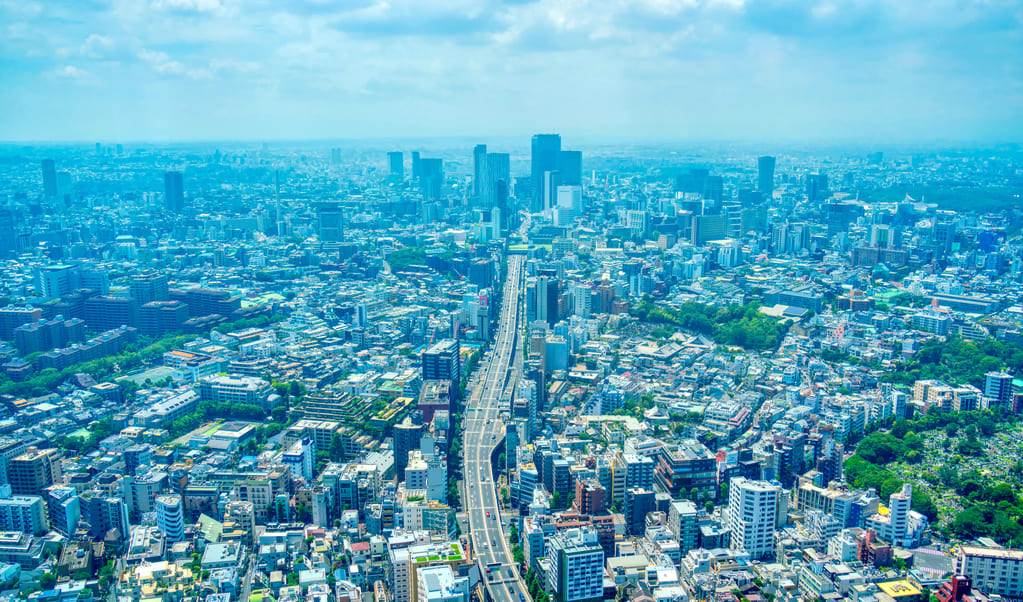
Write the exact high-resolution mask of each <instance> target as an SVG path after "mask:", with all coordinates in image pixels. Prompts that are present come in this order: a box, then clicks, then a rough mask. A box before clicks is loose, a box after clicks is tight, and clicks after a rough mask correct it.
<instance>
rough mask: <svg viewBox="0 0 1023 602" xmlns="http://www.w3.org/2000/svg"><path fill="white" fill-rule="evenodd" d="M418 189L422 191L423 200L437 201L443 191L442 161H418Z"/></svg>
mask: <svg viewBox="0 0 1023 602" xmlns="http://www.w3.org/2000/svg"><path fill="white" fill-rule="evenodd" d="M419 189H420V190H422V191H423V200H427V201H439V200H440V199H441V198H442V197H443V194H444V192H443V189H444V160H443V159H420V160H419Z"/></svg>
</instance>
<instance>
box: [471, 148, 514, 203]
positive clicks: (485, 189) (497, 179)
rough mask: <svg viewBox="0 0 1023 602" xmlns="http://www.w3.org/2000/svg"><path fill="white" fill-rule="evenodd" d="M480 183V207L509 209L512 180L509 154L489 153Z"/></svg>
mask: <svg viewBox="0 0 1023 602" xmlns="http://www.w3.org/2000/svg"><path fill="white" fill-rule="evenodd" d="M481 176H482V178H483V179H482V181H481V183H480V191H479V199H480V206H481V207H483V208H485V209H493V208H495V207H496V208H498V209H501V211H502V212H504V211H507V209H508V183H509V181H510V180H511V157H510V155H509V154H508V153H487V155H486V160H485V166H484V169H483V173H482V174H481Z"/></svg>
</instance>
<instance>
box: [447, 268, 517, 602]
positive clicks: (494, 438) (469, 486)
mask: <svg viewBox="0 0 1023 602" xmlns="http://www.w3.org/2000/svg"><path fill="white" fill-rule="evenodd" d="M523 259H524V258H523V257H522V256H520V255H514V256H511V257H509V258H508V274H507V278H506V279H505V283H504V293H503V295H502V302H501V316H500V320H499V322H498V330H497V336H496V337H495V338H494V345H493V346H492V347H491V348H490V352H489V356H487V357H485V358H484V361H483V362H482V363H481V365H480V368H479V369H478V370H477V371H476V372H475V374H474V375H473V380H472V382H471V383H470V386H469V390H470V391H471V393H470V395H469V398H468V400H467V402H466V420H465V435H464V442H465V444H464V449H465V463H464V466H465V470H464V473H463V474H464V477H465V481H464V487H465V492H466V496H465V506H466V509H467V511H468V514H469V527H470V529H469V530H470V536H471V538H472V548H473V550H474V551H475V553H476V556H477V558H479V559H480V563H481V565H482V569H483V578H484V583H485V584H486V587H487V590H488V591H489V593H490V597H491V599H493V600H495V601H496V602H520V600H521V599H522V597H524V598H525V599H526V600H529V599H530V598H529V594H528V592H527V591H526V586H525V583H524V582H523V580H522V579H521V578H520V577H519V576H518V572H517V569H516V568H515V567H514V559H513V556H512V551H511V546H510V545H509V544H508V538H507V535H506V534H505V531H504V527H503V525H502V524H501V523H502V520H501V517H500V506H499V505H498V491H497V488H496V486H495V479H494V474H493V470H492V467H491V464H490V456H491V454H492V452H493V451H494V447H495V446H496V445H497V444H498V443H500V442H501V440H502V439H503V438H504V428H505V426H504V423H503V422H502V421H501V419H500V418H499V414H500V411H501V409H502V408H501V407H500V404H501V394H502V392H503V391H504V385H505V381H506V380H507V376H508V370H509V367H510V366H511V363H512V361H513V360H514V359H515V355H516V354H520V353H521V352H519V351H518V346H517V345H516V341H517V339H516V336H515V335H516V331H517V329H518V322H519V308H520V306H521V303H520V297H521V294H522V265H523V263H524V262H523ZM493 563H499V564H500V565H501V567H500V568H496V567H495V568H494V569H493V572H492V573H490V574H489V577H491V578H492V580H490V579H488V574H487V573H486V570H487V566H488V565H491V564H493Z"/></svg>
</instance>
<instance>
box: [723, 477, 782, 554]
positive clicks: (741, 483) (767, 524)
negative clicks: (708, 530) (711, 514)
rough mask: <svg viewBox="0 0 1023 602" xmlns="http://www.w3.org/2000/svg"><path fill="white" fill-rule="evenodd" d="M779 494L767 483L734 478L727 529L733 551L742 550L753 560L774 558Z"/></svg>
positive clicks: (731, 485)
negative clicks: (730, 535) (730, 534)
mask: <svg viewBox="0 0 1023 602" xmlns="http://www.w3.org/2000/svg"><path fill="white" fill-rule="evenodd" d="M781 494H782V492H781V489H780V488H779V487H776V486H775V485H772V484H770V483H768V482H767V481H751V480H749V479H745V478H743V477H736V478H733V479H732V480H731V481H730V482H729V484H728V529H729V531H731V533H732V543H731V548H732V549H733V550H743V551H745V552H746V553H747V554H749V555H750V557H751V558H753V559H754V560H761V559H764V558H768V557H770V556H771V555H773V554H774V530H775V527H776V526H777V524H778V513H779V504H780V503H782V502H783V500H782V497H783V496H782V495H781Z"/></svg>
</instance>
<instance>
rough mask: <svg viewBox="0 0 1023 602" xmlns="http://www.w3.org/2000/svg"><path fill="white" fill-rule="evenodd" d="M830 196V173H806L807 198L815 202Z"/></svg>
mask: <svg viewBox="0 0 1023 602" xmlns="http://www.w3.org/2000/svg"><path fill="white" fill-rule="evenodd" d="M826 198H828V174H826V173H820V172H818V173H811V174H806V200H807V201H809V202H811V203H815V202H819V201H823V200H824V199H826Z"/></svg>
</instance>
